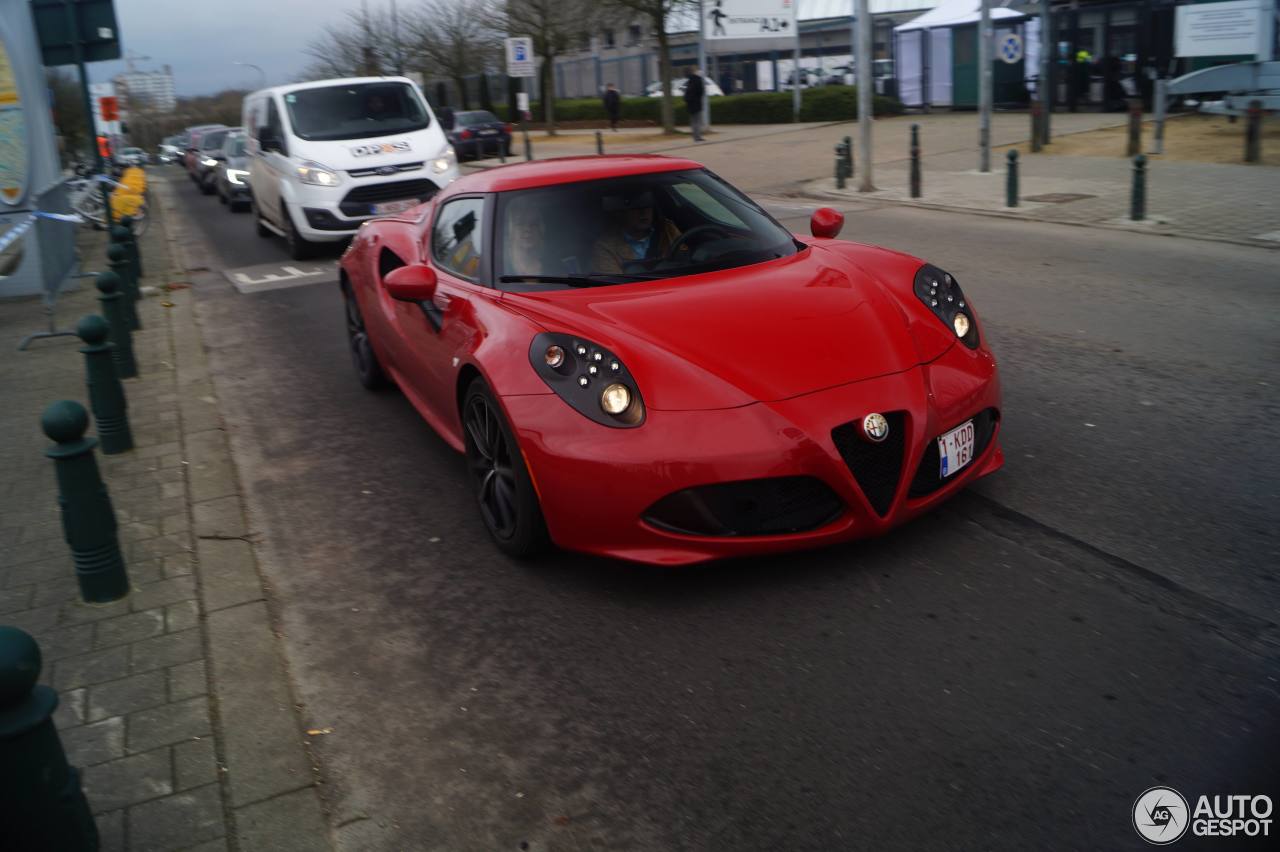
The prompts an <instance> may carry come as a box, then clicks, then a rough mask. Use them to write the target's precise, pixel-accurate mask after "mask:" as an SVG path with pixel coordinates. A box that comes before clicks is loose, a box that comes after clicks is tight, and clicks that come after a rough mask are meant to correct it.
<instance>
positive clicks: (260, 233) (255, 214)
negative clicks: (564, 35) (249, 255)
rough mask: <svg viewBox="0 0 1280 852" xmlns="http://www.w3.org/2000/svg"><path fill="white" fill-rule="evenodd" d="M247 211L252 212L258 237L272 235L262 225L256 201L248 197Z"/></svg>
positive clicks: (269, 230) (268, 229) (260, 213)
mask: <svg viewBox="0 0 1280 852" xmlns="http://www.w3.org/2000/svg"><path fill="white" fill-rule="evenodd" d="M249 209H250V210H252V211H253V222H254V225H255V226H256V229H257V231H258V236H260V237H269V236H271V235H272V231H271V229H270V228H268V227H267V226H266V225H264V224H263V223H262V211H261V210H259V209H258V201H257V199H255V198H252V197H250V199H249Z"/></svg>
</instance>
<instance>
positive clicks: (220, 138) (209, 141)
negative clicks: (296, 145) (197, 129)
mask: <svg viewBox="0 0 1280 852" xmlns="http://www.w3.org/2000/svg"><path fill="white" fill-rule="evenodd" d="M226 138H227V131H225V130H222V131H217V130H215V131H213V132H211V133H206V134H205V135H204V136H201V137H200V150H201V151H214V150H217V149H218V148H221V147H222V143H223V142H224V141H226Z"/></svg>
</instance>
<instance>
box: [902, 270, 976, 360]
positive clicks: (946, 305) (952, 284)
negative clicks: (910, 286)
mask: <svg viewBox="0 0 1280 852" xmlns="http://www.w3.org/2000/svg"><path fill="white" fill-rule="evenodd" d="M915 292H916V297H917V298H918V299H919V300H920V301H921V302H923V303H924V306H925V307H926V308H928V309H929V310H930V311H932V312H933V315H934V316H936V317H937V318H938V319H939V320H941V321H942V324H943V325H945V326H946V327H947V328H948V329H950V330H951V331H952V332H953V333H954V334H955V336H956V337H958V338H960V342H961V343H963V344H964V345H965V346H968V347H969V348H970V349H977V348H978V323H977V321H976V320H975V319H974V316H973V308H972V307H970V305H969V302H968V300H966V299H965V297H964V293H963V291H961V289H960V283H959V282H958V281H956V279H954V278H952V277H951V276H950V275H949V274H947V273H946V272H943V271H942V270H941V269H939V268H938V267H936V266H932V265H930V264H928V263H926V264H925V265H924V266H922V267H920V269H919V271H918V272H916V280H915Z"/></svg>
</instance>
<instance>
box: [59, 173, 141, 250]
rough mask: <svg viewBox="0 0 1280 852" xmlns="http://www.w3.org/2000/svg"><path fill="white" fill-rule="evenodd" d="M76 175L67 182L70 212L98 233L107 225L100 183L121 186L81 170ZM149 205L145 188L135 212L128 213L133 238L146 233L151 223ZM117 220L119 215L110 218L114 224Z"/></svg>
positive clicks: (104, 177)
mask: <svg viewBox="0 0 1280 852" xmlns="http://www.w3.org/2000/svg"><path fill="white" fill-rule="evenodd" d="M76 174H77V175H78V177H74V178H69V179H68V180H67V192H68V194H69V198H68V201H69V203H70V205H71V210H72V211H73V212H74V213H76V214H78V215H79V216H80V218H81V219H83V220H84V221H85V222H87V223H88V224H89V225H90V226H91V227H92V228H93V229H94V230H99V231H100V230H102V229H103V228H105V227H106V225H107V222H106V216H105V215H104V214H105V212H106V211H105V205H104V203H103V197H102V187H101V183H102V182H103V181H107V182H109V183H111V184H113V185H114V186H115V187H117V188H119V187H121V186H122V185H121V184H119V183H117V182H116V181H115V180H113V179H112V178H109V177H106V176H105V175H97V174H91V173H87V172H84V171H82V170H81V169H77V170H76ZM112 194H114V192H113V193H112ZM151 204H152V197H151V188H150V187H147V188H146V189H144V190H143V191H142V202H141V204H139V205H138V207H137V209H136V210H134V211H131V212H130V213H129V216H131V217H132V219H133V234H134V236H135V237H140V236H142V235H143V234H145V233H146V232H147V226H148V225H149V224H150V222H151V217H150V216H149V215H148V211H149V210H150V209H151ZM118 218H119V214H115V215H113V216H112V221H113V222H114V221H115V220H116V219H118Z"/></svg>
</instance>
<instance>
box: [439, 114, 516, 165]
mask: <svg viewBox="0 0 1280 852" xmlns="http://www.w3.org/2000/svg"><path fill="white" fill-rule="evenodd" d="M453 118H454V124H453V129H452V130H449V131H448V132H447V133H446V135H447V136H448V137H449V142H450V143H452V145H453V150H454V151H456V152H457V154H458V159H459V160H467V159H476V158H477V157H481V156H484V155H485V154H489V153H492V154H493V155H494V156H497V154H498V152H499V151H501V152H502V153H503V155H504V156H507V157H510V156H511V125H510V124H507V123H506V122H505V121H501V120H500V119H499V118H498V117H497V116H496V115H494V114H493V113H491V112H488V111H487V110H467V111H464V112H457V113H454V115H453Z"/></svg>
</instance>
